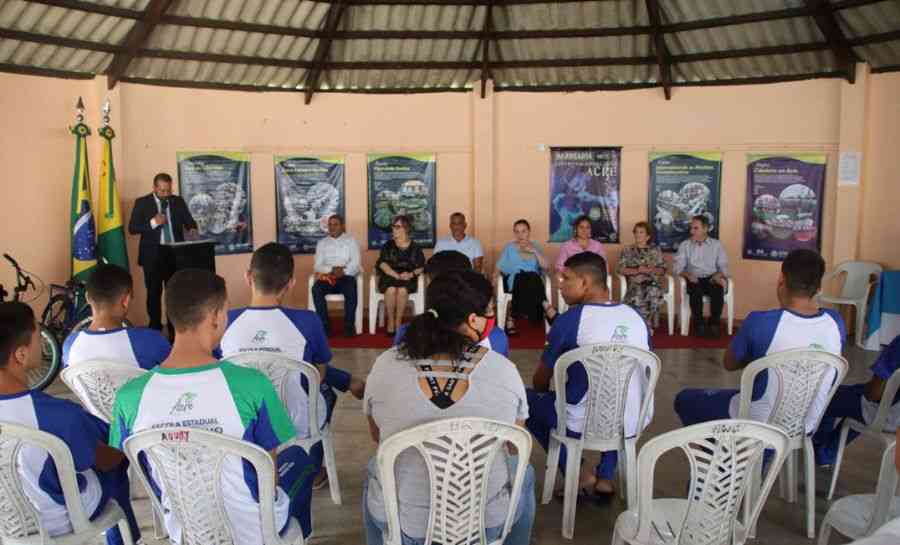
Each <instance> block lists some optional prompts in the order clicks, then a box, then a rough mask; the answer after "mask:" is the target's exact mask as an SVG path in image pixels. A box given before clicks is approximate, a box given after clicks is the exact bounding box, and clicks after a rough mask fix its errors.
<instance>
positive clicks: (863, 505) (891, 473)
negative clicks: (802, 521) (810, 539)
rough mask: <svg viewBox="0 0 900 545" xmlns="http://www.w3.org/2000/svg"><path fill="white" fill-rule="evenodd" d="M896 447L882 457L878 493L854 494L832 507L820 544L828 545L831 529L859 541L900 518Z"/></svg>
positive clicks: (829, 509) (893, 444)
mask: <svg viewBox="0 0 900 545" xmlns="http://www.w3.org/2000/svg"><path fill="white" fill-rule="evenodd" d="M896 448H897V444H896V443H891V445H890V446H889V447H888V448H887V449H886V450H885V451H884V454H883V455H882V457H881V470H880V471H879V472H878V484H877V486H876V487H875V494H854V495H852V496H846V497H843V498H841V499H839V500H837V501H836V502H834V503H833V504H831V507H829V508H828V513H827V514H826V515H825V521H824V522H823V523H822V530H821V532H819V545H828V538H829V536H831V530H832V528H833V529H835V530H837V531H838V532H840V533H841V534H843V535H845V536H847V537H849V538H851V539H859V538H861V537H867V536H870V535H872V534H873V533H874V532H875V530H877V529H879V528H881V526H882V525H883V524H884V523H885V522H887V521H888V520H892V519H895V518H897V517H900V498H898V497H897V496H896V493H897V480H898V479H897V468H896V467H894V451H895V449H896Z"/></svg>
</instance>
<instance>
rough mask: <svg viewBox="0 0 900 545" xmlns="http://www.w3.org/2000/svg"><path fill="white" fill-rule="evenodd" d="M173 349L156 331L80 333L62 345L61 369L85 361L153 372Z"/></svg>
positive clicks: (82, 331)
mask: <svg viewBox="0 0 900 545" xmlns="http://www.w3.org/2000/svg"><path fill="white" fill-rule="evenodd" d="M171 350H172V347H171V346H170V345H169V341H167V340H166V339H165V337H163V336H162V335H161V334H160V332H159V331H156V330H155V329H150V328H147V327H129V328H119V329H110V330H107V331H88V330H86V329H82V330H81V331H76V332H75V333H72V334H71V335H69V336H68V337H67V338H66V342H65V343H63V354H62V361H63V366H65V367H68V366H70V365H76V364H78V363H81V362H83V361H88V360H95V359H101V360H109V361H115V362H120V363H127V364H128V365H133V366H135V367H140V368H142V369H153V368H154V367H156V366H157V365H159V364H160V363H162V362H163V361H165V359H166V358H168V357H169V352H170V351H171Z"/></svg>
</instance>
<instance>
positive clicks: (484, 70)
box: [481, 0, 494, 98]
mask: <svg viewBox="0 0 900 545" xmlns="http://www.w3.org/2000/svg"><path fill="white" fill-rule="evenodd" d="M493 9H494V1H493V0H490V1H488V3H487V6H485V14H484V27H482V28H483V30H482V33H481V34H482V36H481V98H484V97H485V96H487V80H488V76H489V75H490V77H491V78H493V77H494V75H493V74H491V66H490V63H491V38H490V32H491V30H493V28H494V22H493V14H492V11H493Z"/></svg>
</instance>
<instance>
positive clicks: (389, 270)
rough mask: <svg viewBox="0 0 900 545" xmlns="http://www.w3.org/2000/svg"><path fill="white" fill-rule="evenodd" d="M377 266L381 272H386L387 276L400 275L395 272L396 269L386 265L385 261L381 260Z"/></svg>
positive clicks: (395, 276) (394, 276) (397, 276)
mask: <svg viewBox="0 0 900 545" xmlns="http://www.w3.org/2000/svg"><path fill="white" fill-rule="evenodd" d="M378 268H379V269H381V272H383V273H384V274H386V275H388V276H390V277H392V278H399V277H400V275H398V274H397V271H395V270H394V269H393V267H391V266H390V265H388V264H387V263H383V262H382V264H381V265H379V267H378Z"/></svg>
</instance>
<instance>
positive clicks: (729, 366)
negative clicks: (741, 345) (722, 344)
mask: <svg viewBox="0 0 900 545" xmlns="http://www.w3.org/2000/svg"><path fill="white" fill-rule="evenodd" d="M722 367H724V368H725V369H726V370H727V371H740V370H741V369H743V368H744V365H743V363H742V362H741V361H738V359H737V357H735V355H734V352H733V351H732V350H731V348H729V349H728V350H726V351H725V356H724V357H723V358H722Z"/></svg>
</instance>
